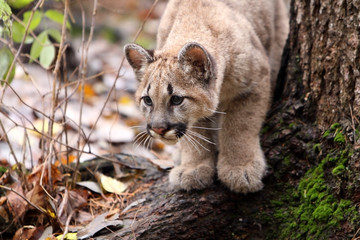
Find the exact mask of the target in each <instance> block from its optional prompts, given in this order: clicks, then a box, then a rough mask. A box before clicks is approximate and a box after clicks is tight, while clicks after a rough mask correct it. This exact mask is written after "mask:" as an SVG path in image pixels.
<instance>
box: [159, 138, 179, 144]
mask: <svg viewBox="0 0 360 240" xmlns="http://www.w3.org/2000/svg"><path fill="white" fill-rule="evenodd" d="M160 140H161V141H162V142H163V143H165V144H167V145H175V144H176V143H177V142H178V140H177V139H166V138H160Z"/></svg>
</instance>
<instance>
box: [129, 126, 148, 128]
mask: <svg viewBox="0 0 360 240" xmlns="http://www.w3.org/2000/svg"><path fill="white" fill-rule="evenodd" d="M129 128H131V129H133V128H146V126H131V127H129Z"/></svg>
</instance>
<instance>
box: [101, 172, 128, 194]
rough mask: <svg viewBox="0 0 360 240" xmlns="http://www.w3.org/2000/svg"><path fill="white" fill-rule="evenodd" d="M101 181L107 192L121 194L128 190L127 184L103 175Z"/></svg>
mask: <svg viewBox="0 0 360 240" xmlns="http://www.w3.org/2000/svg"><path fill="white" fill-rule="evenodd" d="M99 179H100V183H101V186H102V187H103V188H104V189H105V190H106V191H107V192H111V193H116V194H121V193H123V192H124V191H125V190H126V188H127V186H126V184H124V183H122V182H120V181H118V180H116V179H115V178H112V177H108V176H105V175H104V174H102V173H99Z"/></svg>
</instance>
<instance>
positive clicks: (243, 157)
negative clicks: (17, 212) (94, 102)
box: [125, 0, 289, 193]
mask: <svg viewBox="0 0 360 240" xmlns="http://www.w3.org/2000/svg"><path fill="white" fill-rule="evenodd" d="M288 31H289V29H288V14H287V8H286V6H285V4H284V2H283V0H257V1H253V0H222V1H221V0H170V1H169V3H168V6H167V8H166V10H165V12H164V14H163V17H162V19H161V23H160V26H159V30H158V36H157V49H156V50H155V51H154V52H150V51H147V50H145V49H143V48H142V47H140V46H138V45H136V44H129V45H126V46H125V53H126V56H127V59H128V61H129V63H130V64H131V66H132V67H133V68H134V71H135V73H136V76H137V78H138V80H139V81H140V84H139V88H138V90H137V92H136V99H137V102H138V104H139V107H140V109H141V111H142V112H143V113H144V115H145V117H146V119H147V121H148V133H149V134H150V135H151V136H152V137H155V138H159V139H162V140H163V141H164V142H165V143H169V144H174V143H176V142H178V141H180V145H181V153H180V154H181V156H180V164H179V166H176V167H175V168H174V169H172V171H171V172H170V176H169V180H170V183H171V185H172V186H173V187H174V188H180V189H185V190H191V189H201V188H204V187H206V186H209V185H210V184H211V183H212V181H213V177H214V175H215V173H216V171H217V175H218V178H219V179H220V180H221V181H222V182H223V183H224V184H225V185H226V186H228V187H229V188H230V189H231V190H233V191H235V192H242V193H247V192H254V191H258V190H260V189H261V188H262V186H263V184H262V181H261V179H262V177H263V175H264V172H265V168H266V163H265V158H264V155H263V152H262V150H261V147H260V141H259V131H260V129H261V126H262V123H263V121H264V118H265V115H266V112H267V110H268V107H269V104H270V101H271V99H270V95H271V87H272V86H273V85H274V81H275V79H276V76H277V73H278V70H279V66H280V59H281V54H282V49H283V46H284V44H285V41H286V38H287V34H288ZM149 86H150V87H149ZM173 96H179V97H180V98H177V97H173ZM182 97H185V98H182ZM149 99H150V100H149ZM179 102H180V104H178V103H179ZM214 125H215V126H214ZM216 128H219V129H220V130H219V129H216ZM214 142H216V143H217V144H216V146H215V145H214V144H213V143H214ZM217 151H218V154H217Z"/></svg>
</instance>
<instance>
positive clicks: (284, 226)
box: [272, 150, 360, 239]
mask: <svg viewBox="0 0 360 240" xmlns="http://www.w3.org/2000/svg"><path fill="white" fill-rule="evenodd" d="M349 155H351V151H348V150H342V151H338V152H335V151H333V152H330V153H329V154H327V156H326V157H325V158H324V159H323V160H322V161H321V162H320V163H319V164H318V165H317V166H315V167H314V168H312V169H310V170H309V171H308V172H307V173H306V174H305V176H304V177H303V178H302V179H301V180H300V182H299V185H298V187H297V188H293V189H292V191H293V193H292V194H289V196H290V198H289V199H286V200H284V201H283V202H281V201H280V202H279V201H276V202H275V201H274V202H272V203H273V204H274V206H276V207H277V208H279V206H280V209H277V210H276V212H275V214H274V218H275V219H277V220H278V221H280V222H281V224H280V226H279V231H280V232H281V234H280V238H279V239H328V237H329V236H330V234H332V233H333V232H335V230H336V229H338V228H340V226H341V222H342V221H345V220H346V221H348V222H350V224H353V223H356V222H358V221H359V220H360V216H359V213H358V212H357V210H356V207H355V206H354V205H352V202H351V201H350V200H345V199H338V198H337V197H336V196H334V195H333V194H332V191H331V189H330V188H329V186H328V185H327V182H326V179H325V175H326V174H327V173H326V172H325V170H327V169H329V168H330V169H331V166H334V167H333V170H332V174H334V175H338V174H341V173H342V172H343V171H344V170H345V169H346V164H347V159H348V157H349ZM327 171H328V170H327ZM288 192H289V191H288ZM281 206H282V207H281ZM284 206H288V207H284Z"/></svg>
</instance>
